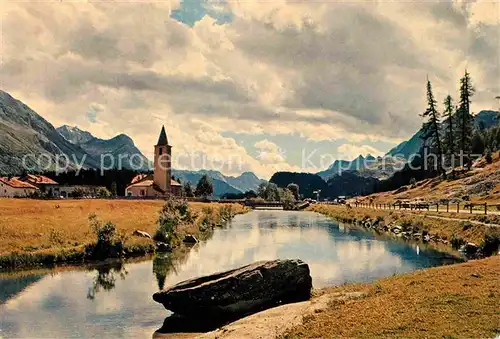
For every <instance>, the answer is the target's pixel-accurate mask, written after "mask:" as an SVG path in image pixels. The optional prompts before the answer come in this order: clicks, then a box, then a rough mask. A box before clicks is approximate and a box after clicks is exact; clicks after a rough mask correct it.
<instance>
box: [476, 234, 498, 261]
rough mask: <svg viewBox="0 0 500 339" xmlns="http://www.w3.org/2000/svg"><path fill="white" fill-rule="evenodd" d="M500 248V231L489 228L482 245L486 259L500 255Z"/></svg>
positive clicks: (482, 251)
mask: <svg viewBox="0 0 500 339" xmlns="http://www.w3.org/2000/svg"><path fill="white" fill-rule="evenodd" d="M499 248H500V231H499V230H497V229H494V228H489V229H487V231H486V232H485V235H484V240H483V242H482V244H481V253H482V254H483V256H485V257H489V256H492V255H495V254H498V251H499Z"/></svg>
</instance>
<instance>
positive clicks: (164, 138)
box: [156, 126, 168, 146]
mask: <svg viewBox="0 0 500 339" xmlns="http://www.w3.org/2000/svg"><path fill="white" fill-rule="evenodd" d="M156 145H157V146H166V145H168V139H167V132H165V126H162V127H161V132H160V137H159V138H158V143H157V144H156Z"/></svg>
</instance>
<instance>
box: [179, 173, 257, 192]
mask: <svg viewBox="0 0 500 339" xmlns="http://www.w3.org/2000/svg"><path fill="white" fill-rule="evenodd" d="M172 175H173V176H174V177H175V178H176V179H179V180H180V181H181V182H182V183H185V182H189V183H190V184H191V186H193V187H196V184H197V183H198V181H199V180H200V178H201V177H202V176H203V175H208V176H209V177H210V178H211V179H212V184H213V186H214V196H216V197H221V196H223V195H224V194H241V193H245V192H247V191H250V190H252V191H257V188H258V187H259V184H260V183H262V182H266V181H265V180H262V179H259V178H258V177H257V176H256V175H255V174H254V173H252V172H244V173H242V174H241V175H240V176H237V177H232V176H225V175H224V174H222V173H221V172H219V171H213V170H199V171H190V170H176V169H174V170H172Z"/></svg>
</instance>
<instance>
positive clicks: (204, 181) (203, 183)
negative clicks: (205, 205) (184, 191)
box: [195, 174, 214, 197]
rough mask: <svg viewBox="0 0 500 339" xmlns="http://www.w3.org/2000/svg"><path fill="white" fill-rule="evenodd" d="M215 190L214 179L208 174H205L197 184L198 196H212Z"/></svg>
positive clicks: (196, 192)
mask: <svg viewBox="0 0 500 339" xmlns="http://www.w3.org/2000/svg"><path fill="white" fill-rule="evenodd" d="M213 192H214V186H213V185H212V180H210V178H209V177H208V175H206V174H205V175H203V176H202V177H201V178H200V180H199V181H198V184H197V185H196V191H195V194H196V196H200V197H208V196H211V195H212V194H213Z"/></svg>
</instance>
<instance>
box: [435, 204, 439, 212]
mask: <svg viewBox="0 0 500 339" xmlns="http://www.w3.org/2000/svg"><path fill="white" fill-rule="evenodd" d="M436 212H437V213H439V203H437V204H436Z"/></svg>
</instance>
